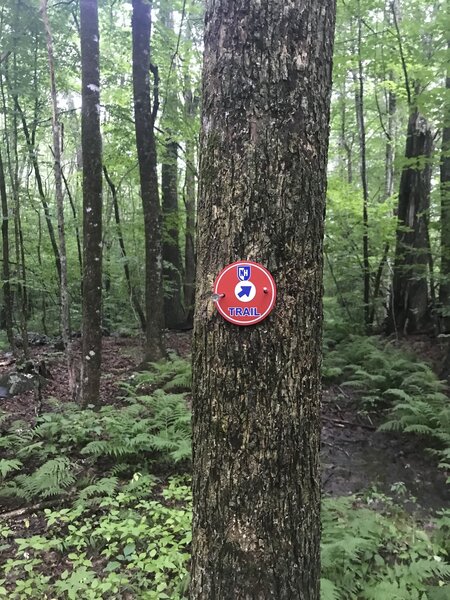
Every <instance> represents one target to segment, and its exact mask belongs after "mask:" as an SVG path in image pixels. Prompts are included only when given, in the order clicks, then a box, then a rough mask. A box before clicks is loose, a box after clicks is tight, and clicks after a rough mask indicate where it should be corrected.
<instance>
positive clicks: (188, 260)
mask: <svg viewBox="0 0 450 600" xmlns="http://www.w3.org/2000/svg"><path fill="white" fill-rule="evenodd" d="M184 104H185V116H186V120H187V122H191V121H192V120H193V119H194V117H195V113H196V110H197V108H196V105H197V102H196V101H195V99H194V94H193V93H192V89H191V85H190V81H189V78H188V77H187V78H186V80H185V93H184ZM194 164H195V153H194V141H193V140H192V139H191V138H190V137H189V135H188V136H187V139H186V171H185V181H184V204H185V209H186V232H185V242H184V306H185V309H186V325H188V326H189V325H191V324H192V323H193V320H194V301H195V198H196V193H195V173H194V169H193V165H194Z"/></svg>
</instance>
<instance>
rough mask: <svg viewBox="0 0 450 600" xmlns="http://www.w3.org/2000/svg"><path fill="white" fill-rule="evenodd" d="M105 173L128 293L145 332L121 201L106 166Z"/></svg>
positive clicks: (143, 316)
mask: <svg viewBox="0 0 450 600" xmlns="http://www.w3.org/2000/svg"><path fill="white" fill-rule="evenodd" d="M103 173H104V175H105V179H106V182H107V184H108V186H109V189H110V190H111V196H112V202H113V209H114V220H115V222H116V232H117V238H118V241H119V247H120V252H121V254H122V258H123V270H124V273H125V280H126V282H127V288H128V294H129V295H130V300H131V304H132V306H133V309H134V310H135V311H136V314H137V316H138V318H139V324H140V326H141V329H142V331H143V332H144V333H145V315H144V312H143V310H142V306H141V303H140V302H139V297H138V295H137V292H136V288H135V286H134V285H133V282H132V281H131V273H130V267H129V266H128V257H127V252H126V249H125V240H124V238H123V233H122V225H121V222H120V209H119V202H118V199H117V188H116V186H115V185H114V182H113V180H112V179H111V177H110V176H109V173H108V170H107V168H106V166H104V167H103Z"/></svg>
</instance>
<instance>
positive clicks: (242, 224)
mask: <svg viewBox="0 0 450 600" xmlns="http://www.w3.org/2000/svg"><path fill="white" fill-rule="evenodd" d="M334 14H335V6H334V2H333V0H330V1H319V0H307V1H306V2H305V1H304V0H290V1H289V2H286V0H234V1H231V0H209V1H208V2H207V7H206V31H205V55H204V68H203V115H202V128H203V129H202V151H201V166H200V179H201V183H200V193H199V222H198V246H197V248H198V266H197V296H196V311H195V334H194V348H193V366H194V377H193V434H194V440H193V444H194V446H193V452H194V454H193V460H194V465H193V468H194V476H193V493H194V517H193V518H194V521H193V548H192V549H193V558H192V569H191V574H192V583H191V597H192V599H193V600H197V599H202V600H216V599H220V600H225V599H230V600H240V599H246V600H247V599H265V598H267V599H269V598H271V599H277V600H292V599H293V598H301V599H302V600H317V599H318V598H319V573H320V561H319V541H320V476H319V461H318V455H319V441H320V362H321V351H320V348H321V332H322V262H323V260H322V238H323V222H324V208H325V188H326V163H327V146H328V121H329V102H330V89H331V58H332V47H333V30H334ZM237 259H248V260H251V259H253V260H256V261H258V262H261V263H262V264H263V265H265V266H266V267H268V268H269V269H270V270H271V272H272V273H273V275H274V278H275V281H276V283H277V285H278V301H277V306H276V308H275V310H274V312H273V313H272V315H271V316H269V317H268V319H267V320H266V321H263V322H262V323H260V324H259V325H256V326H249V327H242V328H239V327H237V326H235V325H232V324H230V323H227V322H225V321H224V320H223V319H222V318H221V317H220V316H219V315H218V313H217V312H216V311H215V309H214V302H213V298H212V294H211V289H212V285H213V281H214V278H215V276H216V275H217V274H218V272H219V271H220V269H221V268H222V267H223V266H224V265H226V264H227V263H230V262H233V261H235V260H237Z"/></svg>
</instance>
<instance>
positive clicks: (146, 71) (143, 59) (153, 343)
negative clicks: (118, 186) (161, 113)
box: [132, 0, 165, 362]
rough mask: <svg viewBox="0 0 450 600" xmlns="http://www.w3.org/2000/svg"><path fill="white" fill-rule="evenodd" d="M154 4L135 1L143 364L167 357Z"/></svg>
mask: <svg viewBox="0 0 450 600" xmlns="http://www.w3.org/2000/svg"><path fill="white" fill-rule="evenodd" d="M151 9H152V3H151V1H149V0H133V17H132V36H133V93H134V114H135V128H136V147H137V154H138V160H139V176H140V182H141V197H142V207H143V212H144V236H145V320H146V333H145V347H144V362H149V361H155V360H159V359H161V358H162V357H163V356H164V354H165V353H164V349H163V341H162V331H163V323H164V313H163V293H162V248H161V208H160V205H159V194H158V176H157V172H156V143H155V131H154V126H155V118H156V114H157V111H158V97H157V91H158V80H157V70H156V69H154V68H153V74H154V77H155V85H154V89H155V94H154V101H153V108H152V106H151V100H150V71H151V69H152V65H151V61H150V30H151Z"/></svg>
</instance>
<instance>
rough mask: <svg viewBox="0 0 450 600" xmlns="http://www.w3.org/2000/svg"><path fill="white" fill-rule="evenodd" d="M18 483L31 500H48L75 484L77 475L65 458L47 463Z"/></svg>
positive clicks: (18, 479) (18, 480)
mask: <svg viewBox="0 0 450 600" xmlns="http://www.w3.org/2000/svg"><path fill="white" fill-rule="evenodd" d="M16 481H17V483H18V484H19V485H20V487H21V488H22V489H23V490H24V492H25V493H26V494H27V495H29V497H31V498H35V497H40V498H48V497H49V496H57V495H58V494H61V493H63V492H64V491H65V490H66V489H67V488H68V487H69V486H71V485H72V484H73V483H74V482H75V473H74V468H73V465H72V464H71V462H70V460H69V459H68V458H67V457H65V456H61V457H57V458H53V459H51V460H49V461H47V462H45V463H44V464H43V465H42V466H40V467H39V468H38V469H37V470H36V471H35V472H34V473H32V474H31V475H21V476H19V477H17V478H16Z"/></svg>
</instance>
